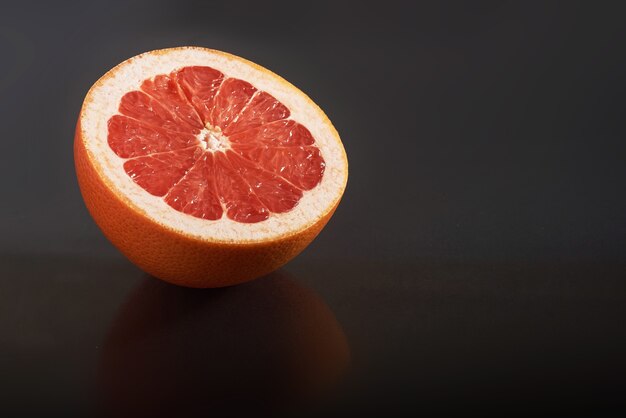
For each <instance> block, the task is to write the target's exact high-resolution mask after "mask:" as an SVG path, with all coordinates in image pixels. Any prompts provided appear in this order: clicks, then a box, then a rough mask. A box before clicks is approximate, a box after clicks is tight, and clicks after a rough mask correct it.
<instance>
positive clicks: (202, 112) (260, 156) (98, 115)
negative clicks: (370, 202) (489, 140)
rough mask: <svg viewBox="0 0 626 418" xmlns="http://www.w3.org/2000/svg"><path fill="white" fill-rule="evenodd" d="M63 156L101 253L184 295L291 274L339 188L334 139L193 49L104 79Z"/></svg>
mask: <svg viewBox="0 0 626 418" xmlns="http://www.w3.org/2000/svg"><path fill="white" fill-rule="evenodd" d="M74 153H75V162H76V171H77V175H78V181H79V184H80V188H81V191H82V194H83V197H84V199H85V203H86V205H87V208H88V209H89V212H90V213H91V215H92V216H93V218H94V219H95V221H96V223H97V224H98V226H100V228H101V229H102V231H103V232H104V234H105V235H106V236H107V237H108V238H109V239H110V240H111V242H113V244H114V245H115V246H116V247H118V248H119V249H120V250H121V251H122V252H123V253H124V254H125V255H126V256H127V257H128V258H129V259H130V260H131V261H133V262H134V263H136V264H137V265H138V266H139V267H141V268H142V269H144V270H145V271H147V272H148V273H151V274H153V275H155V276H157V277H159V278H161V279H163V280H166V281H169V282H172V283H176V284H181V285H185V286H192V287H217V286H225V285H229V284H235V283H239V282H243V281H246V280H250V279H253V278H255V277H258V276H260V275H262V274H265V273H267V272H269V271H272V270H274V269H276V268H278V267H279V266H281V265H282V264H284V263H286V262H287V261H289V260H290V259H291V258H293V257H294V256H295V255H296V254H298V253H299V252H300V251H302V250H303V249H304V248H305V247H306V246H307V245H308V244H309V243H310V242H311V241H312V240H313V238H315V236H316V235H317V234H318V233H319V232H320V230H321V229H322V228H323V227H324V225H325V224H326V222H328V220H329V218H330V217H331V216H332V214H333V212H334V210H335V208H336V207H337V205H338V203H339V200H340V199H341V195H342V194H343V191H344V189H345V185H346V181H347V176H348V167H347V159H346V155H345V151H344V149H343V146H342V144H341V140H340V139H339V136H338V134H337V132H336V131H335V129H334V128H333V126H332V124H331V123H330V121H329V120H328V118H327V117H326V116H325V115H324V113H323V112H322V111H321V110H320V109H319V108H318V107H317V106H316V105H315V104H314V103H313V102H312V101H311V100H310V99H309V98H308V97H307V96H306V95H305V94H304V93H302V92H301V91H300V90H298V89H297V88H296V87H294V86H292V85H291V84H289V83H288V82H287V81H285V80H283V79H282V78H280V77H279V76H277V75H275V74H273V73H271V72H270V71H268V70H266V69H264V68H262V67H260V66H258V65H255V64H253V63H251V62H249V61H246V60H244V59H242V58H238V57H235V56H233V55H229V54H225V53H222V52H218V51H213V50H208V49H203V48H173V49H165V50H159V51H153V52H148V53H145V54H142V55H139V56H136V57H134V58H131V59H129V60H127V61H125V62H123V63H122V64H120V65H118V66H117V67H115V68H114V69H113V70H111V71H109V72H108V73H107V74H105V75H104V76H103V77H102V78H101V79H100V80H99V81H98V82H96V84H94V86H93V87H92V88H91V90H90V91H89V93H88V94H87V97H86V98H85V101H84V104H83V108H82V110H81V112H80V116H79V119H78V125H77V128H76V138H75V142H74Z"/></svg>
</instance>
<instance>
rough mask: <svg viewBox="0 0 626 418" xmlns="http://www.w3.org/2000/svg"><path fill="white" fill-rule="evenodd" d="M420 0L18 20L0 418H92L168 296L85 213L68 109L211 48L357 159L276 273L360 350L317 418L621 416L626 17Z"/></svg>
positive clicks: (2, 284) (28, 10)
mask: <svg viewBox="0 0 626 418" xmlns="http://www.w3.org/2000/svg"><path fill="white" fill-rule="evenodd" d="M413 3H414V4H412V5H408V4H409V2H394V1H384V2H379V3H377V4H365V3H349V2H340V1H333V2H325V1H312V2H296V1H289V2H287V1H285V2H280V1H279V2H261V1H259V2H250V3H248V2H243V1H232V2H226V1H220V2H212V1H183V0H177V1H165V0H161V1H153V2H149V1H125V2H115V1H108V2H82V1H81V2H79V1H77V2H43V1H42V2H32V1H20V2H13V3H11V4H2V6H1V10H0V57H2V58H1V63H2V65H1V66H0V127H1V128H0V129H1V131H2V134H3V140H2V142H1V145H0V146H1V149H0V155H1V157H0V158H1V160H0V175H1V176H2V178H3V180H4V181H3V183H2V184H3V189H2V199H1V206H0V232H1V236H0V274H1V276H0V388H1V389H2V390H0V392H1V394H0V405H4V406H5V407H8V406H9V405H10V406H11V407H16V408H18V410H19V411H21V412H22V413H23V414H26V413H27V411H31V409H32V407H33V405H36V406H38V407H40V410H42V411H45V413H42V412H39V413H40V414H47V415H55V414H58V415H65V416H68V415H70V414H71V413H76V414H85V415H88V414H90V413H88V412H86V411H91V409H89V408H90V405H91V403H90V402H91V399H92V395H93V393H92V392H93V391H92V388H91V383H90V382H91V380H90V379H91V374H92V371H93V370H94V369H95V367H96V366H94V365H95V364H97V361H98V358H99V357H100V356H101V353H100V352H101V346H102V341H103V340H104V338H105V335H106V334H107V332H108V330H109V329H110V327H111V323H112V321H113V318H114V317H115V315H116V312H117V311H118V309H119V306H121V304H122V303H123V301H124V300H126V299H127V298H128V295H129V293H130V292H131V290H132V289H134V288H137V286H139V284H140V283H145V282H146V281H148V282H149V283H150V281H152V280H154V279H152V278H149V277H147V276H146V275H145V274H143V273H142V272H141V271H139V270H138V269H137V268H135V267H134V266H132V265H131V264H130V263H129V262H127V261H126V260H125V259H124V258H123V256H121V255H120V254H119V253H118V252H117V251H116V250H115V249H114V248H113V247H112V246H111V245H110V244H109V243H108V241H106V239H105V238H104V237H103V235H102V234H101V233H100V232H99V230H98V229H97V227H96V226H95V224H94V223H93V222H92V221H91V219H90V217H89V215H88V213H87V211H86V209H85V207H84V205H83V202H82V199H81V197H80V193H79V190H78V187H77V184H76V180H75V175H74V167H73V155H72V141H73V130H74V125H75V122H76V117H77V114H78V111H79V109H80V106H81V103H82V100H83V98H84V95H85V94H86V92H87V90H88V89H89V87H90V86H91V84H92V83H93V82H95V81H96V80H97V79H98V78H99V77H100V76H101V75H102V74H103V73H104V72H106V71H107V70H108V69H110V68H111V67H113V66H114V65H116V64H118V63H119V62H121V61H123V60H124V59H126V58H129V57H131V56H133V55H136V54H138V53H141V52H144V51H147V50H151V49H158V48H164V47H172V46H181V45H198V46H204V47H210V48H214V49H219V50H224V51H228V52H231V53H234V54H236V55H240V56H243V57H245V58H248V59H250V60H252V61H255V62H257V63H259V64H261V65H263V66H265V67H267V68H269V69H271V70H273V71H274V72H276V73H278V74H280V75H282V76H283V77H285V78H286V79H287V80H289V81H291V82H292V83H293V84H295V85H296V86H298V87H299V88H301V89H302V90H303V91H304V92H306V93H307V94H308V95H309V96H310V97H311V98H312V99H313V100H314V101H316V102H317V103H318V104H319V105H320V106H321V107H322V108H323V109H324V110H325V111H326V113H327V115H328V116H329V117H330V119H331V120H332V121H333V123H334V125H335V127H336V128H337V129H338V131H339V133H340V135H341V137H342V139H343V142H344V145H345V147H346V150H347V153H348V158H349V161H350V179H349V184H348V188H347V191H346V194H345V196H344V200H343V202H342V204H341V206H340V208H339V209H338V211H337V213H336V215H335V216H334V218H333V220H332V221H331V222H330V224H329V225H328V227H327V228H326V229H325V230H324V231H323V233H322V234H321V235H320V236H319V237H318V239H317V240H316V241H315V242H314V243H313V244H312V245H311V246H310V247H309V248H308V249H307V250H306V251H305V252H304V253H303V254H302V255H300V256H299V257H298V258H297V259H296V260H294V261H293V262H291V263H290V264H288V265H287V266H286V267H284V268H283V269H282V272H281V274H289V275H290V277H291V279H289V280H293V281H294V283H299V284H301V285H303V286H306V287H308V288H310V289H313V290H314V291H315V293H317V294H318V295H319V297H320V298H321V299H322V300H323V301H324V302H325V304H326V305H328V307H329V308H330V310H331V311H332V312H334V315H335V316H336V317H337V319H338V321H339V323H341V325H342V326H343V329H344V331H345V333H346V335H347V336H348V340H349V342H350V346H351V349H352V353H353V370H352V373H351V374H350V376H351V377H349V378H348V379H347V382H346V384H345V388H343V389H342V390H343V392H341V396H337V398H338V399H337V400H336V402H335V403H333V404H332V405H330V406H326V408H327V409H326V411H325V412H324V414H325V415H327V414H330V413H337V414H338V415H347V414H349V413H354V412H363V411H369V412H371V411H378V410H379V408H380V410H381V411H384V413H385V414H386V415H387V416H395V415H399V414H400V413H401V411H408V412H412V413H417V412H424V411H432V410H440V409H443V410H445V411H448V410H450V411H452V410H455V411H458V410H461V411H464V412H467V411H471V410H484V409H490V408H494V407H497V408H500V407H502V409H501V411H506V413H507V414H510V413H511V412H514V411H517V410H519V408H529V409H532V410H533V411H544V410H545V409H546V408H550V409H551V410H553V411H563V410H565V409H575V410H577V411H579V410H580V408H583V407H584V408H589V410H590V411H593V413H594V414H596V415H597V414H599V413H600V411H605V410H607V409H608V408H609V407H611V408H623V406H624V405H623V402H624V399H623V398H624V393H625V392H624V390H626V385H625V383H624V377H625V376H626V357H625V353H626V329H625V327H624V324H625V323H626V307H625V302H626V288H625V287H626V285H625V284H624V283H625V280H626V275H625V274H624V273H626V256H625V250H626V216H625V214H626V193H624V189H625V187H624V186H625V180H626V164H625V163H624V162H625V159H626V145H625V144H626V141H625V134H626V125H625V123H624V112H625V110H626V106H625V104H624V103H625V93H626V80H625V78H624V74H625V73H626V31H625V29H624V10H623V7H619V3H618V2H614V3H609V2H526V1H521V2H508V1H480V2H462V1H458V2H450V1H439V2H435V1H432V2H413ZM262 280H266V282H268V283H269V282H271V280H272V279H271V278H270V279H269V281H268V279H262ZM268 286H269V285H268ZM177 291H178V290H172V292H174V293H175V292H177ZM237 292H239V290H238V291H237ZM242 292H244V293H245V292H247V290H245V291H242ZM205 293H206V292H205ZM209 293H210V291H209ZM209 293H207V294H209ZM194 297H196V296H194ZM146 298H148V299H150V296H149V295H148V296H146ZM209 299H210V298H209ZM207 303H208V304H210V303H209V302H207ZM242 309H245V307H244V308H242ZM185 326H186V325H181V327H183V328H184V327H185ZM194 329H195V328H194ZM205 331H206V335H204V334H203V332H197V333H196V334H195V336H194V338H197V339H199V340H203V339H205V340H206V339H209V338H217V339H219V338H220V336H219V335H218V336H215V335H212V336H210V337H209V334H211V330H205ZM162 332H164V333H168V332H169V331H168V328H163V330H162ZM238 332H240V333H241V335H242V341H243V340H244V339H245V333H246V332H247V329H246V327H245V326H244V327H242V329H241V330H238ZM173 355H176V353H174V354H173ZM180 355H184V354H182V353H180ZM237 373H242V380H245V376H244V375H245V368H243V369H242V370H241V371H239V370H238V371H237ZM3 397H5V398H6V399H4V400H3ZM0 407H1V406H0ZM620 411H621V412H622V413H624V409H620ZM33 413H35V412H33Z"/></svg>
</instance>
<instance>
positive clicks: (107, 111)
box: [80, 48, 348, 242]
mask: <svg viewBox="0 0 626 418" xmlns="http://www.w3.org/2000/svg"><path fill="white" fill-rule="evenodd" d="M193 65H206V66H210V67H213V68H215V69H217V70H219V71H221V72H222V73H224V74H225V76H226V77H236V78H240V79H242V80H245V81H248V82H249V83H251V84H252V85H253V86H255V87H256V88H257V89H259V90H263V91H266V92H267V93H269V94H271V95H272V96H274V97H275V98H276V99H278V100H279V101H280V102H282V103H283V104H284V105H285V106H287V107H288V108H289V110H290V112H291V115H290V117H289V118H290V119H293V120H295V121H297V122H299V123H301V124H302V125H304V126H305V127H307V128H308V129H309V131H310V132H311V134H312V135H313V137H314V138H315V145H316V146H317V147H318V148H319V149H320V152H321V154H322V157H323V158H324V160H325V163H326V168H325V172H324V176H323V177H322V180H321V182H320V184H319V185H318V186H317V187H315V188H314V189H312V190H310V191H305V192H304V195H303V197H302V198H301V199H300V201H299V202H298V205H297V206H296V207H295V208H294V209H292V210H290V211H289V212H286V213H282V214H275V213H272V214H271V215H270V217H269V219H267V220H265V221H262V222H258V223H253V224H244V223H239V222H235V221H232V220H230V219H229V218H228V217H227V216H226V214H225V213H224V215H223V216H222V218H221V219H219V220H216V221H210V220H205V219H200V218H196V217H193V216H190V215H186V214H184V213H182V212H179V211H177V210H175V209H173V208H171V207H170V206H169V205H168V204H167V203H165V201H164V200H163V198H162V197H157V196H153V195H151V194H149V193H148V192H146V191H145V190H144V189H143V188H141V187H140V186H139V185H137V184H136V183H135V182H134V181H133V180H132V179H131V178H130V177H129V176H128V175H127V174H126V172H125V171H124V169H123V164H124V162H125V161H126V160H125V159H123V158H120V157H118V156H117V155H116V154H115V153H114V152H113V150H111V148H110V147H109V145H108V143H107V133H108V127H107V122H108V120H109V118H110V117H111V116H113V115H115V114H118V106H119V103H120V100H121V98H122V96H123V95H124V94H125V93H127V92H129V91H131V90H138V89H139V86H140V84H141V83H142V82H143V81H144V80H145V79H147V78H150V77H152V76H155V75H158V74H169V73H170V72H172V71H174V70H176V69H179V68H181V67H185V66H193ZM80 129H81V131H82V137H83V141H84V144H85V147H86V149H87V151H88V155H89V158H90V160H91V161H92V163H93V164H94V166H95V168H96V170H97V171H98V173H100V175H101V176H103V177H104V180H105V182H106V183H107V185H108V186H109V187H110V188H112V189H114V191H115V192H116V193H117V194H119V195H121V196H122V197H123V198H125V199H126V200H127V201H129V202H130V203H131V204H132V205H134V206H135V207H136V208H137V209H138V210H140V211H142V212H143V213H145V215H146V216H148V217H149V218H150V219H152V220H153V221H155V222H157V223H159V224H162V225H164V226H166V227H167V228H170V229H173V230H176V231H179V232H181V233H183V234H186V235H189V236H193V237H197V238H202V239H206V240H208V241H221V242H261V241H266V240H271V239H274V238H278V237H282V236H286V235H290V234H292V233H295V232H297V231H299V230H302V229H304V228H306V227H308V226H310V225H312V224H313V223H315V222H316V221H317V220H318V219H320V218H321V217H322V216H324V215H326V214H327V213H328V212H329V211H330V210H331V209H332V208H333V207H334V206H335V204H336V203H337V201H338V200H339V199H340V198H341V195H342V194H343V191H344V189H345V186H346V182H347V175H348V172H347V160H346V157H345V151H344V149H343V146H342V144H341V141H340V140H339V138H338V136H337V133H336V131H335V130H334V128H333V127H332V125H331V124H330V122H329V121H328V119H327V118H326V117H325V115H324V114H323V112H322V111H321V110H320V109H319V108H318V107H317V106H316V105H315V104H314V103H313V102H312V101H311V100H310V99H308V98H307V96H306V95H305V94H304V93H302V92H301V91H300V90H298V89H297V88H295V87H293V86H292V85H290V84H289V83H287V82H285V81H284V80H283V79H281V78H280V77H278V76H276V75H274V74H271V73H269V72H267V71H263V70H261V69H260V68H259V67H257V66H256V65H254V64H252V63H249V62H248V61H245V60H242V59H240V58H237V57H234V56H231V55H228V54H224V53H219V52H217V51H212V50H208V49H203V48H176V49H170V50H163V51H155V52H151V53H146V54H142V55H139V56H136V57H134V58H131V59H129V60H127V61H125V62H123V63H122V64H120V65H118V66H117V67H116V68H114V69H113V70H112V71H111V72H109V73H108V74H107V75H106V76H105V77H103V78H101V79H100V80H99V81H98V82H97V83H96V84H95V85H94V86H93V87H92V89H91V90H90V92H89V93H88V95H87V98H86V99H85V102H84V104H83V109H82V117H81V126H80ZM198 140H199V142H204V143H205V145H204V146H203V148H205V149H206V150H209V151H213V152H217V151H224V150H225V149H227V148H228V147H229V145H228V139H227V138H225V137H223V136H221V135H220V133H219V132H218V131H217V130H214V129H213V128H212V127H210V126H208V127H207V128H205V130H203V131H202V132H201V134H200V135H198Z"/></svg>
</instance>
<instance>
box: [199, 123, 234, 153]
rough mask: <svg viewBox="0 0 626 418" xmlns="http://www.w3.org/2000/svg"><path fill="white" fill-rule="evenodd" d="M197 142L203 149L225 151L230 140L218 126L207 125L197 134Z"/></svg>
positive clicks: (228, 147)
mask: <svg viewBox="0 0 626 418" xmlns="http://www.w3.org/2000/svg"><path fill="white" fill-rule="evenodd" d="M197 139H198V143H199V144H200V147H202V149H203V150H206V151H210V152H226V151H227V150H229V149H230V141H229V140H228V137H226V135H223V134H222V130H221V129H220V128H219V127H218V126H211V125H210V124H208V123H207V125H206V126H205V127H204V129H202V130H201V131H200V133H199V134H198V135H197Z"/></svg>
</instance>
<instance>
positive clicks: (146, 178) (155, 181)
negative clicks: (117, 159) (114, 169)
mask: <svg viewBox="0 0 626 418" xmlns="http://www.w3.org/2000/svg"><path fill="white" fill-rule="evenodd" d="M201 155H202V150H201V149H200V147H191V148H185V149H182V150H176V151H168V152H163V153H156V154H149V155H146V156H143V157H137V158H133V159H130V160H128V161H126V162H125V163H124V170H125V171H126V173H127V174H128V175H129V176H130V178H132V179H133V180H134V181H135V182H136V183H137V184H138V185H140V186H141V187H143V188H144V189H145V190H146V191H147V192H148V193H150V194H152V195H154V196H163V195H165V194H166V193H167V192H168V191H169V190H170V189H171V188H172V187H173V186H174V184H176V182H177V181H178V180H180V179H181V178H182V177H183V176H184V175H185V174H186V173H187V171H188V170H189V169H190V168H191V167H192V166H193V164H194V162H195V161H196V160H197V159H198V158H199V157H200V156H201Z"/></svg>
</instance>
